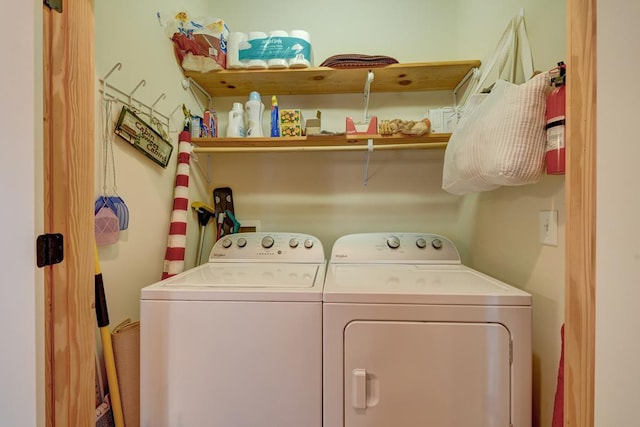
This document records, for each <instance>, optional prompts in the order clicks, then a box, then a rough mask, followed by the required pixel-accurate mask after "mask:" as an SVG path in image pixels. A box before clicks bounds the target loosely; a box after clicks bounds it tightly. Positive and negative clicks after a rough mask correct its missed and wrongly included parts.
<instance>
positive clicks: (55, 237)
mask: <svg viewBox="0 0 640 427" xmlns="http://www.w3.org/2000/svg"><path fill="white" fill-rule="evenodd" d="M63 259H64V237H63V236H62V234H60V233H55V234H41V235H40V236H38V238H37V239H36V263H37V264H38V267H44V266H45V265H53V264H58V263H59V262H62V260H63Z"/></svg>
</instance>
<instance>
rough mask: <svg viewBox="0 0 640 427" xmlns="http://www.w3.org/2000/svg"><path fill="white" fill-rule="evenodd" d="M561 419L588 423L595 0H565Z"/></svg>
mask: <svg viewBox="0 0 640 427" xmlns="http://www.w3.org/2000/svg"><path fill="white" fill-rule="evenodd" d="M567 6H568V9H567V42H568V47H567V52H568V57H567V65H568V68H567V128H566V131H567V134H566V138H567V177H566V182H565V185H566V206H567V223H566V242H567V248H566V257H565V271H566V273H565V275H566V277H565V359H564V360H565V362H564V363H565V365H564V372H565V376H564V425H565V426H580V427H593V425H594V411H593V407H594V377H595V309H596V307H595V305H596V300H595V292H596V282H595V280H596V278H595V258H596V218H595V213H596V208H595V205H596V123H597V118H596V0H568V1H567Z"/></svg>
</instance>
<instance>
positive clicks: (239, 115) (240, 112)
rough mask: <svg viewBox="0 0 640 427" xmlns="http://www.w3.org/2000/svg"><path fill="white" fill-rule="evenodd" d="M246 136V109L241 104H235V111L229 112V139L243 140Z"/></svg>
mask: <svg viewBox="0 0 640 427" xmlns="http://www.w3.org/2000/svg"><path fill="white" fill-rule="evenodd" d="M244 136H245V129H244V109H243V108H242V104H241V103H239V102H234V103H233V109H232V110H231V111H229V124H228V125H227V137H228V138H242V137H244Z"/></svg>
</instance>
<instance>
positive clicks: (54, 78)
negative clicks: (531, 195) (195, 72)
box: [43, 0, 596, 427]
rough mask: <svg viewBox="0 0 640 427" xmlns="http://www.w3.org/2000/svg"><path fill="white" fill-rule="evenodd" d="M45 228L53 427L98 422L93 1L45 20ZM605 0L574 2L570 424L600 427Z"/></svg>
mask: <svg viewBox="0 0 640 427" xmlns="http://www.w3.org/2000/svg"><path fill="white" fill-rule="evenodd" d="M43 15H44V16H43V27H44V28H43V29H44V33H43V49H44V69H43V74H44V77H45V78H44V144H45V150H44V159H45V173H44V176H45V206H46V207H47V211H46V212H45V231H46V232H58V233H63V234H64V236H65V260H64V261H63V263H62V264H59V265H57V266H53V267H47V269H48V270H47V272H46V274H45V301H46V309H45V322H46V326H45V363H46V369H45V371H46V373H45V375H46V381H45V383H46V387H47V390H46V410H45V412H46V420H47V423H46V425H47V426H69V425H92V424H93V423H94V422H95V421H94V416H93V414H94V404H93V403H94V398H93V396H94V379H95V373H94V354H95V348H94V347H95V317H94V312H93V309H92V304H93V297H94V295H93V287H92V283H93V241H94V240H93V217H92V215H91V209H90V206H92V204H93V200H92V199H93V194H94V185H93V183H94V180H95V172H94V120H95V109H94V78H95V73H94V67H95V65H94V64H95V59H94V38H95V32H94V22H95V17H94V14H93V6H92V1H91V0H78V1H73V2H65V10H64V12H63V13H62V14H58V13H57V12H52V11H50V10H49V9H48V8H47V7H45V8H44V13H43ZM595 46H596V1H595V0H567V51H568V57H567V64H568V66H569V67H568V82H569V83H568V87H567V93H568V98H567V99H568V104H567V141H568V146H567V175H566V184H565V185H566V206H567V215H566V242H567V249H566V257H565V270H566V277H565V340H566V341H565V342H566V344H565V411H564V413H565V425H566V426H580V427H592V426H593V423H594V414H593V406H594V366H595V365H594V358H595V356H594V353H595V332H594V327H595V197H596V194H595V177H596V170H595V153H596V151H595V148H596V120H595V119H596V117H595V115H596V110H595V102H596V55H595Z"/></svg>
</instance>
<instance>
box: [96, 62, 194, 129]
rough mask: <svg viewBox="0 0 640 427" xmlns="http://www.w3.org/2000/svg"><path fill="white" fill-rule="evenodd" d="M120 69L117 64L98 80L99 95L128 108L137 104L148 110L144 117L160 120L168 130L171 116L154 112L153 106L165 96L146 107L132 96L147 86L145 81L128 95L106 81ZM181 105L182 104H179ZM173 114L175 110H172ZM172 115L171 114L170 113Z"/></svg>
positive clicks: (164, 96) (119, 65) (119, 63)
mask: <svg viewBox="0 0 640 427" xmlns="http://www.w3.org/2000/svg"><path fill="white" fill-rule="evenodd" d="M121 69H122V63H121V62H118V63H117V64H115V65H114V66H113V67H111V69H110V70H109V72H108V73H107V74H105V76H104V77H103V78H102V79H100V80H99V82H100V93H101V94H102V96H104V97H107V96H108V97H111V98H112V99H114V100H116V101H118V102H120V103H121V104H124V105H127V106H129V107H133V103H134V102H135V103H136V104H138V105H139V106H140V108H144V109H147V110H149V113H146V112H145V113H144V114H145V115H148V116H149V117H150V118H155V119H156V120H158V119H162V120H163V123H162V124H166V126H167V129H169V125H170V122H171V116H167V115H165V114H162V113H160V112H158V111H156V110H155V106H156V104H157V103H158V102H160V101H161V100H163V99H165V98H166V95H165V94H164V93H163V94H162V95H160V97H159V98H158V99H157V100H156V101H155V102H154V103H153V104H152V105H151V106H149V105H147V104H146V103H144V102H143V101H141V100H139V99H136V98H135V97H134V96H133V95H134V93H136V91H137V90H138V89H140V87H143V86H145V85H146V84H147V81H146V80H144V79H143V80H140V82H139V83H138V84H137V85H136V87H135V88H134V89H133V90H132V91H131V92H129V93H126V92H124V91H122V90H120V89H118V88H117V87H115V86H113V85H112V84H110V83H108V82H107V79H109V77H110V76H111V74H113V72H114V71H116V70H118V71H119V70H121ZM109 91H111V92H113V93H115V95H114V94H113V93H108V92H109ZM181 105H182V104H181ZM174 112H175V110H174ZM172 115H173V113H172Z"/></svg>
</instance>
